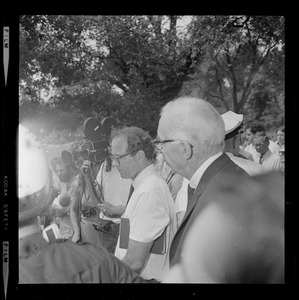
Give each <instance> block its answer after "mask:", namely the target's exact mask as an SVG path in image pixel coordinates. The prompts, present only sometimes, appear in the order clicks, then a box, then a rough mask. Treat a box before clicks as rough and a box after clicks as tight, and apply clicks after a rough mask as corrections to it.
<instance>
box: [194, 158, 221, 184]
mask: <svg viewBox="0 0 299 300" xmlns="http://www.w3.org/2000/svg"><path fill="white" fill-rule="evenodd" d="M222 154H223V152H218V153H217V154H215V155H212V156H210V157H209V158H208V159H207V160H206V161H205V162H204V163H203V164H202V165H201V166H200V167H199V168H198V169H197V171H196V172H195V173H194V174H193V176H192V177H191V179H190V186H191V187H192V188H194V189H195V188H196V187H197V185H198V183H199V181H200V179H201V177H202V175H203V173H204V172H205V170H206V169H207V168H208V167H209V166H210V165H211V164H212V163H213V162H214V161H215V160H216V159H217V158H218V157H220V156H221V155H222Z"/></svg>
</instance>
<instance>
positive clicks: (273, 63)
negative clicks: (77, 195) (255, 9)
mask: <svg viewBox="0 0 299 300" xmlns="http://www.w3.org/2000/svg"><path fill="white" fill-rule="evenodd" d="M181 18H182V16H152V15H149V16H96V15H90V16H80V15H79V16H78V15H77V16H73V15H34V16H30V15H24V16H21V17H20V118H21V120H24V119H26V120H28V119H31V120H33V119H35V120H36V124H41V123H43V126H41V125H39V126H38V125H35V126H37V127H39V128H41V127H43V128H44V131H45V132H51V131H52V130H56V131H57V130H61V129H69V130H72V131H74V130H75V129H76V128H78V127H80V126H81V125H82V124H83V121H84V119H86V118H87V117H91V116H94V117H99V118H103V117H106V116H112V117H113V118H115V119H116V120H117V121H118V123H119V124H126V125H136V126H140V127H142V128H144V129H145V130H148V131H149V132H150V133H151V134H152V135H155V131H156V127H157V123H158V118H159V111H160V108H161V106H162V105H163V104H164V103H166V102H168V101H169V100H171V99H173V98H175V97H177V96H178V95H195V96H200V97H202V98H204V99H206V100H208V101H210V102H211V103H212V104H213V105H215V106H216V107H217V109H218V110H219V111H220V112H224V111H226V110H228V109H231V110H233V111H235V112H240V113H244V114H245V119H252V118H257V119H259V120H263V121H264V122H266V123H267V124H268V125H269V126H271V124H272V123H273V124H274V123H275V122H276V121H277V120H280V121H281V122H282V120H283V118H284V18H283V17H280V16H195V17H192V20H191V22H190V24H189V25H188V26H185V27H186V28H185V29H186V31H185V32H183V31H180V30H179V27H178V22H179V20H180V19H181ZM45 99H46V100H45ZM270 113H271V114H273V115H271V114H270ZM278 122H279V121H278ZM276 123H277V122H276ZM276 123H275V124H276ZM45 124H47V125H45ZM40 134H41V133H40Z"/></svg>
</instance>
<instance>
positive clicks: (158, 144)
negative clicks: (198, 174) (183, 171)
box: [153, 139, 193, 158]
mask: <svg viewBox="0 0 299 300" xmlns="http://www.w3.org/2000/svg"><path fill="white" fill-rule="evenodd" d="M172 142H182V141H181V140H173V139H172V140H163V141H160V140H158V139H155V140H153V144H154V145H155V147H156V149H157V150H158V151H161V150H162V149H163V145H164V144H166V143H172ZM185 142H187V143H188V144H189V145H190V147H191V152H192V153H191V157H192V155H193V145H192V144H191V143H189V142H188V141H185ZM191 157H190V158H191Z"/></svg>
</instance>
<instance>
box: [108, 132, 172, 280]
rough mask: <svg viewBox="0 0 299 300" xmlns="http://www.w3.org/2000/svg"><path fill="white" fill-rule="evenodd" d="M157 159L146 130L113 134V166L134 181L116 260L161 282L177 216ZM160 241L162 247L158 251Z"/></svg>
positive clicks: (167, 264) (143, 275)
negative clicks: (156, 165) (157, 168)
mask: <svg viewBox="0 0 299 300" xmlns="http://www.w3.org/2000/svg"><path fill="white" fill-rule="evenodd" d="M155 158H156V151H155V147H154V145H153V143H152V140H151V137H150V136H149V135H148V134H147V133H146V132H145V131H144V130H142V129H140V128H138V127H125V128H122V129H119V130H116V131H114V132H112V134H111V159H112V164H113V165H116V166H117V168H118V171H119V173H120V175H121V177H122V178H130V179H132V180H133V183H132V188H131V191H132V193H131V195H130V196H129V199H128V202H127V205H126V209H125V212H124V214H123V215H122V218H121V225H120V236H119V239H118V243H117V246H116V251H115V256H116V257H118V258H119V259H121V260H122V261H123V262H124V263H126V264H127V265H128V266H130V267H131V269H133V270H135V271H137V272H138V273H139V274H140V275H141V276H142V277H143V278H145V279H151V278H154V279H156V280H161V279H162V278H163V275H164V274H165V273H166V272H167V271H168V269H169V259H168V253H169V247H170V241H171V239H172V237H173V235H174V230H175V214H174V203H173V199H172V196H171V193H170V190H169V188H168V185H167V183H166V182H165V180H164V179H163V178H162V177H161V176H160V175H159V174H158V173H157V172H156V170H155V166H154V164H153V163H154V161H155ZM125 228H126V229H125ZM159 238H161V241H162V244H161V245H162V246H161V248H160V249H159V251H154V246H155V243H156V242H157V241H158V240H159Z"/></svg>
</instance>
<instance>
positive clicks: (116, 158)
mask: <svg viewBox="0 0 299 300" xmlns="http://www.w3.org/2000/svg"><path fill="white" fill-rule="evenodd" d="M139 150H140V149H137V150H134V151H132V152H129V153H126V154H123V155H112V154H110V158H111V160H112V161H113V160H114V161H115V162H116V163H117V164H118V165H120V159H121V158H123V157H125V156H127V155H130V154H133V153H135V152H137V151H139Z"/></svg>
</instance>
